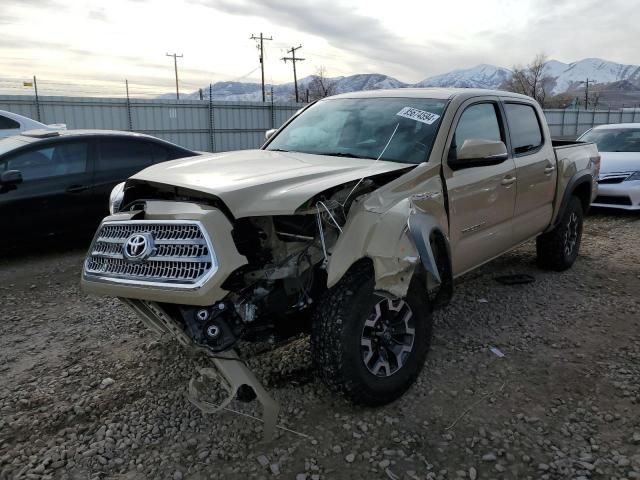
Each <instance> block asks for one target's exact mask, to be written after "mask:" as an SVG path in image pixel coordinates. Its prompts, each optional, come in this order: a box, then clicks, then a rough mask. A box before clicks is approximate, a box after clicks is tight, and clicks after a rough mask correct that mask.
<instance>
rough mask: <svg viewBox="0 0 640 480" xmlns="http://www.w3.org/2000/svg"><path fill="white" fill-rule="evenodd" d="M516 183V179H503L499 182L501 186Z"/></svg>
mask: <svg viewBox="0 0 640 480" xmlns="http://www.w3.org/2000/svg"><path fill="white" fill-rule="evenodd" d="M515 181H516V177H504V178H503V179H502V181H501V182H500V183H501V184H502V185H511V184H512V183H513V182H515Z"/></svg>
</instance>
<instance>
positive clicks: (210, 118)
mask: <svg viewBox="0 0 640 480" xmlns="http://www.w3.org/2000/svg"><path fill="white" fill-rule="evenodd" d="M209 140H210V142H211V152H215V151H216V138H215V135H214V133H213V86H212V85H211V84H209Z"/></svg>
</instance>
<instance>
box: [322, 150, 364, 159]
mask: <svg viewBox="0 0 640 480" xmlns="http://www.w3.org/2000/svg"><path fill="white" fill-rule="evenodd" d="M313 153H315V154H316V155H326V156H328V157H343V158H364V159H367V160H373V158H371V157H365V156H363V155H356V154H355V153H345V152H313Z"/></svg>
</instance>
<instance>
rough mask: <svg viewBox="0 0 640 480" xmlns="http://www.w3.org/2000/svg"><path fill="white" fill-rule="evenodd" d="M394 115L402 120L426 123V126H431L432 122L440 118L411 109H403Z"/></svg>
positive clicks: (433, 114)
mask: <svg viewBox="0 0 640 480" xmlns="http://www.w3.org/2000/svg"><path fill="white" fill-rule="evenodd" d="M396 115H399V116H401V117H404V118H410V119H411V120H415V121H416V122H422V123H426V124H427V125H431V124H432V123H433V122H435V121H436V120H438V119H439V118H440V115H436V114H435V113H431V112H426V111H424V110H419V109H417V108H413V107H404V108H403V109H402V110H400V111H399V112H398V113H396Z"/></svg>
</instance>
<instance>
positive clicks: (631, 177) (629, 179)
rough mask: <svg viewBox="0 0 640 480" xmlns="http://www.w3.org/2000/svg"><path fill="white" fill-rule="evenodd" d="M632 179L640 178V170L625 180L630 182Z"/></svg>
mask: <svg viewBox="0 0 640 480" xmlns="http://www.w3.org/2000/svg"><path fill="white" fill-rule="evenodd" d="M631 180H640V170H639V171H637V172H633V173H632V174H631V175H630V176H628V177H627V178H626V179H625V180H624V181H625V182H628V181H631Z"/></svg>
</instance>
